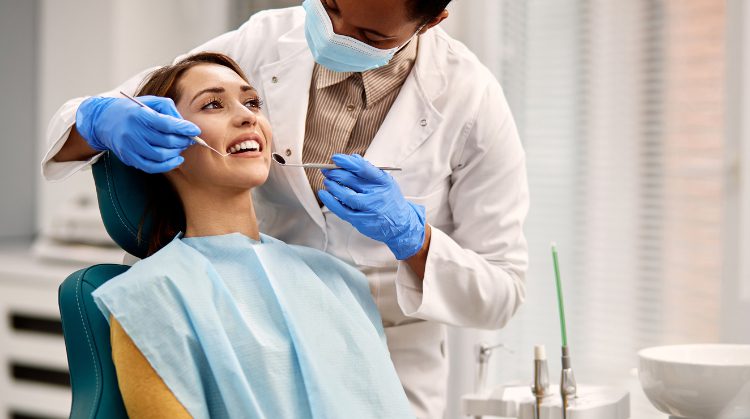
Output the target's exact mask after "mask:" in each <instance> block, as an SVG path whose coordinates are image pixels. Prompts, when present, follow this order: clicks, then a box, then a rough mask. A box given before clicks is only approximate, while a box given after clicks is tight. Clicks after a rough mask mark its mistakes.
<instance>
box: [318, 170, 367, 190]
mask: <svg viewBox="0 0 750 419" xmlns="http://www.w3.org/2000/svg"><path fill="white" fill-rule="evenodd" d="M321 172H322V173H323V176H325V178H326V179H329V180H332V181H334V182H336V183H340V184H342V185H344V186H346V187H347V188H349V189H352V190H354V191H355V192H359V193H362V192H365V191H366V188H365V182H367V181H366V180H364V179H362V178H361V177H359V176H357V175H355V174H353V173H352V172H349V171H346V170H344V169H324V170H322V171H321Z"/></svg>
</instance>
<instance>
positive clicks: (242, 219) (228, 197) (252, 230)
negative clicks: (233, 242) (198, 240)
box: [181, 188, 260, 240]
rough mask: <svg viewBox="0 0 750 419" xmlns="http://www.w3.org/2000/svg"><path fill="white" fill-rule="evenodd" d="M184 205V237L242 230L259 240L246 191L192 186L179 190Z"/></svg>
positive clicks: (252, 210) (243, 232)
mask: <svg viewBox="0 0 750 419" xmlns="http://www.w3.org/2000/svg"><path fill="white" fill-rule="evenodd" d="M181 199H182V204H183V207H184V208H185V220H186V224H187V225H186V228H185V237H202V236H216V235H221V234H229V233H242V234H244V235H245V236H247V237H250V238H252V239H255V240H260V234H259V231H258V220H257V219H256V218H255V208H254V207H253V199H252V196H251V195H250V191H249V190H248V191H242V192H237V191H236V190H224V189H220V190H216V189H212V190H210V191H207V190H204V189H200V188H195V189H191V190H190V193H187V194H181Z"/></svg>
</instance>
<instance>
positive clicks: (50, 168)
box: [42, 12, 265, 181]
mask: <svg viewBox="0 0 750 419" xmlns="http://www.w3.org/2000/svg"><path fill="white" fill-rule="evenodd" d="M264 15H265V14H264V13H262V12H261V13H257V14H256V15H253V16H252V17H251V18H250V19H249V20H248V21H247V22H245V24H243V25H242V26H241V27H240V28H238V29H236V30H234V31H230V32H227V33H225V34H222V35H220V36H218V37H216V38H214V39H212V40H210V41H208V42H206V43H205V44H202V45H199V46H198V47H196V48H193V49H192V50H191V51H189V52H188V54H192V53H196V52H200V51H213V52H221V53H224V54H226V55H229V56H230V57H232V58H234V59H235V60H236V61H239V59H238V56H239V55H240V54H242V53H243V51H244V50H249V51H253V50H254V48H253V45H254V44H253V42H256V43H257V42H260V36H254V35H253V33H254V32H256V31H251V30H248V29H249V28H254V27H257V26H260V25H256V24H262V23H263V22H258V20H262V19H263V17H264ZM257 32H259V33H262V31H257ZM248 35H250V36H248ZM188 54H183V55H180V56H178V57H177V58H175V60H174V62H177V61H179V60H180V59H182V58H184V57H186V56H187V55H188ZM157 68H158V67H152V68H149V69H146V70H144V71H141V72H140V73H138V74H136V75H134V76H133V77H131V78H130V79H128V80H127V81H125V82H124V83H122V84H121V85H119V86H117V87H115V88H114V89H112V90H110V91H107V92H103V93H100V94H99V96H108V97H118V96H120V93H119V92H120V90H122V91H123V92H125V93H128V94H131V95H133V94H135V92H136V91H137V90H138V87H139V86H140V84H141V82H142V81H143V80H144V79H145V78H146V77H147V76H148V75H149V74H150V73H151V72H152V71H154V70H155V69H157ZM88 97H89V96H85V97H79V98H74V99H71V100H69V101H67V102H65V104H63V105H62V106H61V107H60V108H59V109H58V110H57V112H55V114H54V115H53V116H52V119H51V120H50V123H49V126H48V128H47V134H46V138H47V153H46V154H45V155H44V158H43V159H42V176H43V177H44V178H45V179H46V180H50V181H57V180H63V179H66V178H67V177H69V176H71V175H72V174H73V173H75V172H77V171H78V170H81V169H83V168H85V167H89V166H90V165H92V164H94V163H95V162H96V161H97V160H98V159H99V157H100V156H101V154H102V153H99V154H97V155H95V156H94V157H92V158H91V159H89V160H86V161H72V162H56V161H54V160H52V157H54V156H55V155H56V154H57V153H58V152H59V151H60V149H61V148H62V147H63V145H64V144H65V141H67V140H68V135H69V134H70V130H71V129H72V127H73V125H74V124H75V120H76V112H77V111H78V106H79V105H80V104H81V102H83V101H84V100H85V99H87V98H88Z"/></svg>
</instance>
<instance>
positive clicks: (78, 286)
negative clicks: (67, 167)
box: [58, 152, 151, 419]
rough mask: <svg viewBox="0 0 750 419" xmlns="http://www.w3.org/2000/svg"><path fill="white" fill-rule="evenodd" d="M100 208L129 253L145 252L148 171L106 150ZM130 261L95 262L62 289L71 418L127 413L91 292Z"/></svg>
mask: <svg viewBox="0 0 750 419" xmlns="http://www.w3.org/2000/svg"><path fill="white" fill-rule="evenodd" d="M92 173H93V175H94V183H95V184H96V194H97V199H98V201H99V211H100V212H101V214H102V220H103V221H104V226H105V228H106V229H107V233H109V235H110V237H112V239H113V240H114V241H115V243H117V244H118V245H119V246H120V247H121V248H122V249H124V250H125V251H127V252H128V253H130V254H132V255H135V256H138V257H140V258H143V257H145V256H146V251H147V243H148V237H149V231H150V225H151V224H150V222H149V220H146V222H145V223H144V225H143V229H142V231H141V238H143V240H141V241H139V240H138V227H139V225H140V223H141V219H142V217H143V214H144V212H145V208H146V204H147V196H146V194H145V193H144V187H143V186H144V183H145V182H146V181H147V179H148V175H146V174H145V173H143V172H141V171H139V170H136V169H134V168H131V167H128V166H126V165H124V164H123V163H122V162H120V161H119V160H118V159H117V158H115V157H114V156H113V155H112V154H111V153H109V152H107V153H104V155H103V156H102V157H101V158H100V159H99V160H98V161H97V162H96V163H95V164H94V166H93V168H92ZM128 268H129V267H128V266H126V265H111V264H106V265H94V266H91V267H89V268H86V269H81V270H80V271H77V272H75V273H73V274H72V275H70V276H69V277H68V278H67V279H65V281H63V283H62V285H60V289H59V294H58V304H59V307H60V318H61V320H62V326H63V335H64V337H65V350H66V352H67V355H68V367H69V370H70V381H71V386H72V391H73V404H72V407H71V411H70V417H71V418H102V419H105V418H106V419H117V418H127V414H126V412H125V406H124V405H123V402H122V396H121V395H120V389H119V387H118V385H117V375H116V374H115V367H114V364H113V363H112V347H111V344H110V341H109V323H108V322H107V319H105V318H104V316H103V315H102V313H101V312H100V311H99V309H98V308H97V306H96V304H95V303H94V299H93V298H92V297H91V293H92V292H93V291H94V290H95V289H97V288H98V287H99V286H101V285H102V284H104V283H105V282H107V281H108V280H110V279H111V278H114V277H115V276H117V275H119V274H121V273H123V272H125V271H126V270H128Z"/></svg>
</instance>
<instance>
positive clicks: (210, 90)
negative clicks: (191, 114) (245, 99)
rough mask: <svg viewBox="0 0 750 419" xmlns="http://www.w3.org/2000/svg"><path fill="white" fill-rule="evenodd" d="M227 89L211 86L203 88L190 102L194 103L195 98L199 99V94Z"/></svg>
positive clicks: (222, 91)
mask: <svg viewBox="0 0 750 419" xmlns="http://www.w3.org/2000/svg"><path fill="white" fill-rule="evenodd" d="M225 91H226V90H224V88H223V87H209V88H207V89H203V90H201V91H200V92H198V93H196V94H195V96H193V100H191V101H190V104H191V105H192V104H193V102H195V99H198V96H200V95H202V94H204V93H224V92H225Z"/></svg>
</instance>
